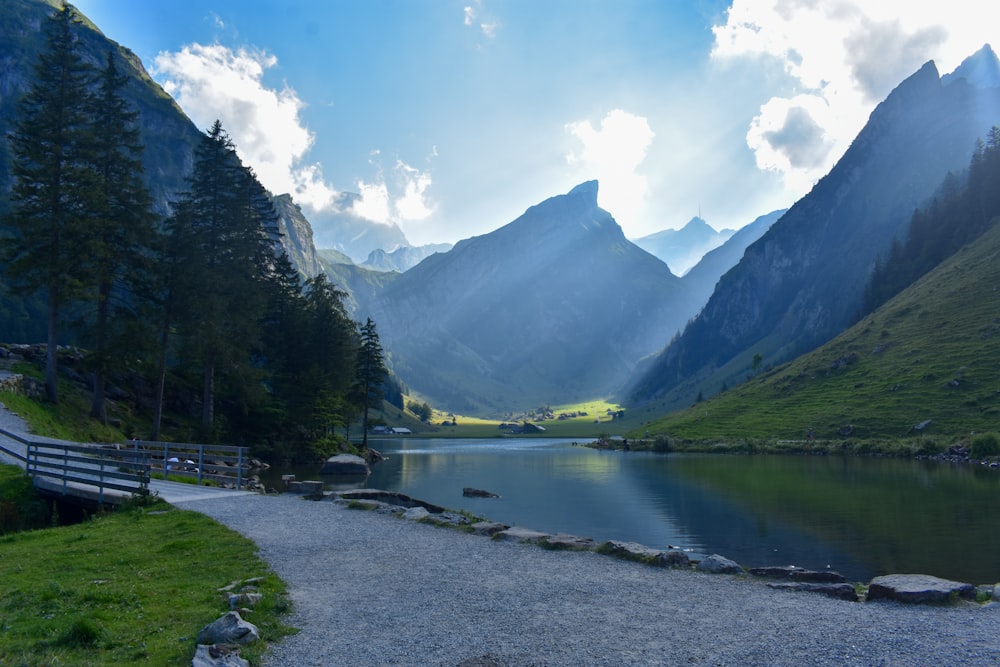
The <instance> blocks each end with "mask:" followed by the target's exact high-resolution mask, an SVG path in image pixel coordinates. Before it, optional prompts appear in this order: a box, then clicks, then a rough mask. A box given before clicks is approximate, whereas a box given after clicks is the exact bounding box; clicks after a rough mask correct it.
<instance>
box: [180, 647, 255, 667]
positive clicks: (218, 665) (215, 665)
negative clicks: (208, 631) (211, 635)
mask: <svg viewBox="0 0 1000 667" xmlns="http://www.w3.org/2000/svg"><path fill="white" fill-rule="evenodd" d="M191 667H250V663H249V662H247V661H246V660H244V659H243V658H241V657H240V654H239V653H238V652H236V651H232V650H230V649H228V648H226V647H225V646H216V645H214V644H213V645H211V646H208V645H205V644H199V645H198V648H197V650H196V651H195V654H194V659H193V660H192V661H191Z"/></svg>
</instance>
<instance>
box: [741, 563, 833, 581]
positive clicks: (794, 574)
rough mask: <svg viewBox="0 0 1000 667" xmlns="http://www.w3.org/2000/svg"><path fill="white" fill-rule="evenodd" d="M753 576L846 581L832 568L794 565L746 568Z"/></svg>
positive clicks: (796, 579) (792, 579) (795, 579)
mask: <svg viewBox="0 0 1000 667" xmlns="http://www.w3.org/2000/svg"><path fill="white" fill-rule="evenodd" d="M747 572H749V573H750V574H752V575H754V576H755V577H771V578H773V579H789V580H791V581H807V582H812V583H817V584H820V583H828V584H842V583H844V582H846V581H847V579H845V578H844V575H842V574H840V573H839V572H834V571H833V570H823V571H819V572H817V571H815V570H806V569H804V568H801V567H796V566H794V565H782V566H772V567H752V568H750V569H749V570H747Z"/></svg>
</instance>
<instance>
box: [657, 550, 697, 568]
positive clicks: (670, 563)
mask: <svg viewBox="0 0 1000 667" xmlns="http://www.w3.org/2000/svg"><path fill="white" fill-rule="evenodd" d="M653 565H657V566H659V567H690V565H691V559H690V558H688V555H687V554H686V553H684V552H683V551H675V550H671V551H661V552H660V553H659V554H658V555H657V556H656V557H655V558H654V559H653Z"/></svg>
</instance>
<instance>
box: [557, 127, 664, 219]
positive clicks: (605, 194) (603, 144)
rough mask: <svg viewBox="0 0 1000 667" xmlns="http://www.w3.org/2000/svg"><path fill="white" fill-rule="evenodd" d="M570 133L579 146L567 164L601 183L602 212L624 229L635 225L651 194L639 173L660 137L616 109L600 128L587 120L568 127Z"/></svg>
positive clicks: (644, 179)
mask: <svg viewBox="0 0 1000 667" xmlns="http://www.w3.org/2000/svg"><path fill="white" fill-rule="evenodd" d="M566 130H567V131H568V132H569V133H570V134H571V135H572V136H573V137H574V138H575V139H576V140H577V142H578V144H579V146H578V148H577V150H575V151H574V152H572V153H570V154H569V155H567V161H568V162H569V163H570V164H571V165H575V166H579V167H581V169H582V171H583V172H584V173H585V174H587V178H597V180H598V181H600V189H599V195H598V197H599V198H600V204H601V207H602V208H604V209H605V210H607V211H609V212H610V213H611V214H612V215H613V216H615V219H616V220H617V221H618V222H619V223H620V224H621V225H622V226H623V227H624V226H627V225H631V224H632V223H634V222H635V221H636V219H637V218H638V215H639V211H640V210H641V208H642V205H643V202H644V200H645V197H646V192H647V190H648V184H647V182H646V177H645V176H644V175H643V174H641V173H639V171H638V170H639V167H640V166H641V165H642V162H643V161H644V160H645V159H646V152H647V151H648V150H649V146H650V144H651V143H652V141H653V137H655V136H656V135H655V134H654V133H653V130H652V129H650V127H649V122H648V121H647V120H646V119H645V118H643V117H642V116H636V115H634V114H631V113H629V112H627V111H623V110H621V109H615V110H613V111H610V112H608V113H607V114H606V115H605V116H604V118H602V119H601V123H600V126H599V127H596V128H595V127H594V126H593V125H592V124H591V122H590V121H585V120H584V121H576V122H573V123H568V124H567V125H566Z"/></svg>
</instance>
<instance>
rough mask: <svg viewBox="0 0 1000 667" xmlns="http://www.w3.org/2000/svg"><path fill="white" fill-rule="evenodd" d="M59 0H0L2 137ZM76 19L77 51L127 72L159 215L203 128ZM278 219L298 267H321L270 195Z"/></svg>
mask: <svg viewBox="0 0 1000 667" xmlns="http://www.w3.org/2000/svg"><path fill="white" fill-rule="evenodd" d="M55 5H61V3H58V2H55V1H52V2H46V1H43V0H4V1H3V2H2V3H0V137H5V136H6V135H7V133H8V132H9V131H10V130H11V129H12V128H13V121H14V117H15V115H16V113H17V105H18V100H19V99H20V97H21V96H22V95H23V94H24V93H25V92H26V91H27V90H28V88H29V87H30V86H31V82H32V81H33V79H34V66H35V62H36V60H37V58H38V55H39V52H40V50H41V48H42V47H43V45H44V39H43V38H42V36H41V28H42V26H43V25H44V24H45V21H46V20H48V19H47V17H48V16H50V15H51V14H52V13H53V12H54V11H55ZM79 17H80V23H79V24H78V25H77V26H75V28H76V34H77V36H78V39H79V44H80V53H81V55H82V56H83V58H84V59H85V60H87V61H89V62H90V63H91V64H92V65H94V66H95V67H96V68H98V69H100V68H102V67H103V66H104V64H105V57H106V56H105V54H107V53H108V52H109V51H110V52H111V53H113V54H115V57H116V60H117V65H118V67H119V70H120V71H121V72H122V73H123V74H125V75H126V77H127V84H126V86H125V90H124V92H123V96H124V97H125V99H126V100H127V101H128V102H129V103H130V104H131V105H132V107H133V108H134V109H135V110H136V111H137V112H138V125H139V131H140V135H141V140H142V144H143V149H144V150H143V159H142V162H143V169H144V171H145V180H146V185H147V187H148V188H149V190H150V194H151V195H152V197H153V208H154V210H155V211H156V213H158V214H159V215H161V216H166V215H168V214H169V213H170V211H171V204H172V202H174V201H176V200H177V199H179V197H180V193H181V192H183V191H184V190H185V189H186V188H187V181H186V179H187V176H188V174H190V173H191V168H192V160H193V158H192V156H193V151H194V146H195V145H196V143H197V142H198V140H199V137H200V135H201V134H202V132H201V131H200V130H199V129H198V128H197V127H196V126H195V125H194V123H192V122H191V120H190V119H189V118H188V117H187V116H186V115H185V114H184V112H183V111H182V110H181V108H180V107H179V106H178V105H177V103H176V102H175V101H174V100H173V98H171V97H170V96H169V95H168V94H167V93H166V92H165V91H164V90H163V89H162V88H161V87H160V85H159V84H157V83H156V82H155V81H153V80H152V78H151V77H150V76H149V74H148V73H147V72H146V70H145V68H144V67H143V65H142V62H141V61H140V60H139V58H138V57H137V56H136V55H135V54H134V53H132V52H131V51H129V50H128V49H127V48H125V47H123V46H121V45H120V44H118V43H117V42H114V41H113V40H110V39H108V38H107V37H105V36H104V34H103V33H102V32H101V31H100V30H99V29H98V28H97V26H95V25H94V24H93V23H92V22H90V21H89V20H87V18H86V17H85V16H83V15H82V14H79ZM10 160H11V156H10V147H9V146H8V144H7V142H6V141H3V142H0V213H2V212H3V211H4V210H5V209H6V207H7V205H8V199H9V194H10V186H11V171H10ZM273 201H274V204H275V207H276V209H277V210H278V213H279V215H280V216H281V220H280V222H279V226H280V230H281V232H282V242H283V244H284V246H285V247H286V249H287V251H288V254H289V257H290V258H291V259H292V261H293V263H294V264H295V265H296V267H297V268H298V269H299V270H300V271H301V272H302V273H303V274H304V275H308V276H312V275H315V274H316V272H318V271H319V270H320V266H319V262H318V260H317V258H316V256H315V249H314V248H313V241H312V231H311V229H310V226H309V223H308V221H307V220H306V219H305V218H304V217H303V216H302V213H301V211H300V210H299V209H298V207H297V206H295V204H294V203H293V202H292V201H291V198H290V197H289V196H288V195H282V196H279V197H275V198H273Z"/></svg>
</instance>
